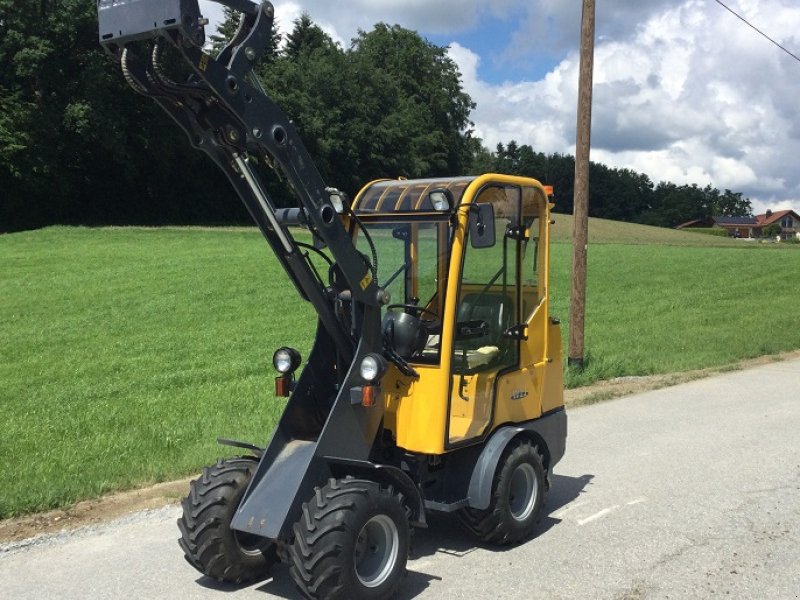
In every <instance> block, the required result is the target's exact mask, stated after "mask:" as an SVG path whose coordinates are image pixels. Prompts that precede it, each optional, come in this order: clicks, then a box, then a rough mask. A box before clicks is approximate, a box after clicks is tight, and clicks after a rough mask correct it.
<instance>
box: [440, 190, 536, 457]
mask: <svg viewBox="0 0 800 600" xmlns="http://www.w3.org/2000/svg"><path fill="white" fill-rule="evenodd" d="M475 202H476V203H477V204H482V203H491V204H492V206H493V208H494V227H495V241H494V244H493V245H492V246H490V247H482V248H479V247H474V246H473V244H472V243H470V240H469V235H470V234H469V233H467V234H466V239H465V243H464V257H463V264H462V276H461V282H460V285H459V290H458V297H457V300H456V309H455V325H454V327H455V331H454V332H453V351H452V360H451V373H450V379H451V391H450V398H449V402H450V405H449V414H448V428H447V429H448V431H447V447H448V448H451V447H455V446H459V445H462V444H466V443H469V442H470V441H472V440H474V439H476V438H480V437H481V436H483V435H484V434H485V433H486V431H487V429H488V427H489V425H490V424H491V422H492V415H493V411H494V401H495V384H496V382H497V378H498V376H499V375H501V374H503V373H506V372H509V371H513V370H515V369H517V368H518V366H519V350H520V349H519V341H518V339H515V338H514V337H513V335H511V333H512V331H511V330H512V329H513V327H514V326H516V325H518V324H519V323H520V303H521V298H520V288H519V269H520V246H519V241H518V236H516V235H515V232H516V231H519V227H520V202H521V191H520V188H519V187H517V186H510V185H499V184H491V185H488V186H485V187H484V188H483V189H482V190H481V191H480V192H479V193H478V195H477V197H476V200H475Z"/></svg>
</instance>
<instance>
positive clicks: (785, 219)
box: [756, 210, 800, 240]
mask: <svg viewBox="0 0 800 600" xmlns="http://www.w3.org/2000/svg"><path fill="white" fill-rule="evenodd" d="M756 219H757V220H758V227H759V231H761V230H763V229H764V228H765V227H767V226H769V225H772V224H773V223H777V224H778V225H780V226H781V232H780V234H779V235H780V238H781V239H782V240H788V239H792V238H797V237H800V215H798V214H797V213H796V212H794V211H793V210H780V211H778V212H772V211H771V210H768V211H767V212H766V213H765V214H763V215H758V216H757V217H756Z"/></svg>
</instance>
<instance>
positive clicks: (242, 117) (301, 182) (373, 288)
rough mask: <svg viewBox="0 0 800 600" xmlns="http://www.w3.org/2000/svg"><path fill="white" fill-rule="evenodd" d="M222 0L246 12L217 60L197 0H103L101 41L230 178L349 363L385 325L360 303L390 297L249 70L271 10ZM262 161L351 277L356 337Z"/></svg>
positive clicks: (283, 119)
mask: <svg viewBox="0 0 800 600" xmlns="http://www.w3.org/2000/svg"><path fill="white" fill-rule="evenodd" d="M216 1H218V2H219V3H220V4H224V5H226V6H229V7H231V8H234V9H235V10H238V11H240V12H241V13H242V20H241V23H240V27H239V29H238V31H237V33H236V35H235V36H234V38H233V39H232V40H231V41H230V43H229V44H228V45H227V46H226V47H225V48H224V49H223V51H222V52H221V53H220V54H219V56H217V57H216V58H214V57H212V56H210V55H209V54H207V53H206V52H204V50H203V47H202V46H203V42H204V39H205V36H204V32H203V26H204V25H205V23H206V21H205V19H203V18H202V17H201V15H200V12H199V8H198V5H197V0H99V1H98V16H99V24H100V38H101V40H100V41H101V44H102V45H103V46H104V47H105V48H106V50H107V51H108V52H109V53H111V54H112V55H114V56H116V57H117V58H118V59H119V60H120V63H121V66H122V70H123V74H124V75H125V78H126V80H127V81H128V83H129V84H130V85H131V86H132V87H133V88H134V89H135V90H136V91H137V92H139V93H140V94H142V95H145V96H148V97H150V98H152V99H153V100H155V101H156V102H157V103H158V104H159V105H160V106H161V108H163V109H164V111H166V112H167V113H168V114H169V115H170V116H171V117H172V118H173V119H174V120H175V121H176V122H177V124H178V125H179V126H180V127H181V128H182V129H183V130H184V131H185V132H186V134H187V136H188V137H189V141H190V143H191V144H192V146H194V147H195V148H197V149H199V150H202V151H203V152H205V153H206V154H207V155H208V156H209V157H210V158H211V159H212V160H213V161H214V162H215V163H216V165H217V166H218V167H219V168H220V169H221V170H222V171H223V172H224V173H225V174H226V176H227V177H228V179H229V180H230V182H231V185H232V186H233V187H234V189H235V190H236V192H237V193H238V195H239V196H240V198H241V200H242V201H243V202H244V204H245V206H246V208H247V210H248V212H249V213H250V215H251V216H252V218H253V220H254V221H255V222H256V224H257V225H258V227H259V229H260V230H261V232H262V234H263V235H264V237H265V238H266V240H267V242H269V244H270V246H271V248H272V250H273V251H274V253H275V255H276V257H277V258H278V260H279V262H280V263H281V265H282V266H283V268H284V269H285V270H286V272H287V274H288V275H289V278H290V279H291V281H292V282H293V283H294V285H295V287H296V288H297V290H298V292H299V293H300V295H301V296H302V297H303V298H304V299H306V300H308V301H309V302H311V304H312V305H313V306H314V309H315V310H316V312H317V314H318V315H319V319H320V322H321V323H322V325H323V326H324V327H325V329H326V330H327V332H328V334H329V335H330V337H331V338H332V341H333V342H334V344H335V346H336V349H337V351H338V352H339V354H340V358H341V359H342V362H343V363H350V362H351V361H352V359H353V353H354V349H355V346H356V344H357V343H358V339H359V337H360V328H362V327H367V328H379V327H380V323H379V322H377V321H375V319H374V318H373V319H372V322H365V320H364V319H363V315H362V313H363V309H362V307H363V306H380V305H381V304H385V303H387V301H388V298H387V297H386V294H385V293H384V292H383V291H382V290H381V289H380V288H379V287H378V282H377V281H375V278H374V276H373V270H372V267H373V266H372V265H371V264H370V263H369V261H368V260H367V259H366V258H365V257H364V255H362V254H361V253H360V252H359V251H358V250H357V249H356V247H355V245H354V244H353V242H352V240H351V237H350V235H349V234H348V232H347V231H346V230H345V228H344V226H343V224H342V221H341V219H340V218H339V217H338V215H337V211H336V208H335V207H334V204H333V203H332V201H331V193H332V191H331V189H330V188H328V187H327V186H326V185H325V183H324V181H323V180H322V177H321V176H320V174H319V172H318V170H317V168H316V166H315V165H314V162H313V160H312V159H311V156H310V155H309V153H308V151H307V150H306V148H305V146H304V145H303V142H302V141H301V139H300V136H299V135H298V133H297V131H296V129H295V128H294V126H293V125H292V123H291V121H290V120H289V118H288V117H287V116H286V114H285V113H284V112H283V110H282V109H281V108H280V107H279V106H278V105H277V104H276V103H275V102H274V101H273V100H272V99H271V98H270V97H269V96H268V95H267V94H266V92H265V91H264V90H263V88H262V87H261V85H260V83H258V80H257V78H256V77H255V75H254V74H253V73H252V68H253V66H254V65H255V64H257V62H258V60H259V59H260V58H261V56H262V55H263V53H264V50H265V48H266V45H267V41H268V40H269V36H270V35H271V31H272V25H273V19H274V9H273V6H272V4H270V3H269V2H264V3H263V4H256V3H253V2H250V1H249V0H216ZM167 50H171V51H173V52H174V51H177V52H178V53H179V54H180V55H181V56H182V58H183V59H184V60H185V62H186V63H187V64H188V65H189V66H190V67H191V71H192V75H191V77H190V78H189V80H188V81H186V82H181V83H175V82H173V81H170V80H169V79H168V76H167V75H165V73H164V69H163V68H162V66H161V61H162V59H163V54H164V53H165V52H166V51H167ZM258 161H262V162H264V163H266V164H268V165H274V166H276V167H277V168H279V169H280V170H281V171H282V172H283V174H284V175H285V177H286V178H287V180H288V182H289V184H290V186H291V188H292V189H293V190H294V192H295V195H296V197H297V200H298V204H299V206H300V208H301V209H302V221H303V222H304V223H306V224H307V226H308V228H309V229H310V230H311V231H312V233H313V235H314V236H315V237H316V238H317V239H318V240H320V241H321V242H322V243H323V244H324V245H325V246H327V247H328V249H329V251H330V253H331V255H332V257H333V260H334V262H335V263H336V265H337V268H338V270H339V271H340V272H341V274H342V275H343V277H344V282H345V283H344V286H343V287H346V288H347V289H348V290H349V291H350V292H351V294H352V299H353V311H355V312H356V313H357V314H358V318H354V319H352V322H353V323H355V324H356V325H357V329H356V331H354V332H351V331H348V329H347V327H345V326H344V325H343V324H342V322H341V319H340V318H339V317H337V314H336V311H335V307H334V303H333V302H332V299H331V291H330V290H329V289H326V285H325V283H324V282H322V281H320V278H319V277H318V276H317V274H316V273H315V271H314V269H313V267H312V266H311V265H310V264H309V262H308V260H307V257H306V256H305V255H304V253H303V251H302V250H301V248H300V247H299V246H298V244H297V242H296V241H295V239H294V238H293V236H292V235H291V233H290V231H289V229H288V228H287V227H286V225H285V223H283V222H281V218H279V213H278V212H277V211H276V208H275V206H274V204H273V202H272V200H271V199H270V197H269V195H268V194H267V192H266V188H265V186H264V184H263V182H262V181H261V179H260V177H259V174H258V172H257V170H256V168H255V167H254V164H255V163H256V162H258ZM333 193H336V192H335V191H334V192H333ZM371 312H373V314H377V313H375V312H374V311H371ZM353 333H355V336H354V335H353ZM371 350H372V351H380V348H372V349H371Z"/></svg>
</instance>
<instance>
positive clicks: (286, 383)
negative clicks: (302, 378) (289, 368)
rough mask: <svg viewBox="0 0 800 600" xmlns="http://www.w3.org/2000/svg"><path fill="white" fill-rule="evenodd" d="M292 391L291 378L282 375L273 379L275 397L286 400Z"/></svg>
mask: <svg viewBox="0 0 800 600" xmlns="http://www.w3.org/2000/svg"><path fill="white" fill-rule="evenodd" d="M291 391H292V377H291V376H288V377H287V376H286V375H283V376H281V377H276V378H275V395H276V396H277V397H278V398H288V397H289V393H290V392H291Z"/></svg>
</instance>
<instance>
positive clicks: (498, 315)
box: [455, 293, 514, 363]
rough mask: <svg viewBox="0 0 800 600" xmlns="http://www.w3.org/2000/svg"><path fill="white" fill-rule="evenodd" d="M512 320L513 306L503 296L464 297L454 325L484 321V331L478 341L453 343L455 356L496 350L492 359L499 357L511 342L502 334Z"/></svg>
mask: <svg viewBox="0 0 800 600" xmlns="http://www.w3.org/2000/svg"><path fill="white" fill-rule="evenodd" d="M513 317H514V303H513V302H512V301H511V298H510V297H509V296H507V295H506V294H492V293H481V294H477V293H476V294H465V295H464V296H463V297H462V298H461V302H460V303H459V305H458V312H457V319H458V322H465V321H484V322H485V323H486V324H487V325H488V329H487V332H486V334H485V335H482V336H480V337H477V338H471V339H466V340H456V342H455V348H456V353H455V354H456V356H457V355H458V354H459V353H462V352H463V351H465V350H466V351H467V352H469V351H475V350H478V349H479V348H496V349H497V351H496V352H494V353H493V357H498V358H499V357H502V355H503V354H504V352H505V350H506V349H507V348H508V345H509V342H510V341H511V340H509V339H508V338H505V337H503V333H504V332H505V331H506V330H507V329H508V328H509V327H511V326H512V325H513ZM469 362H471V361H468V363H469Z"/></svg>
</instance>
